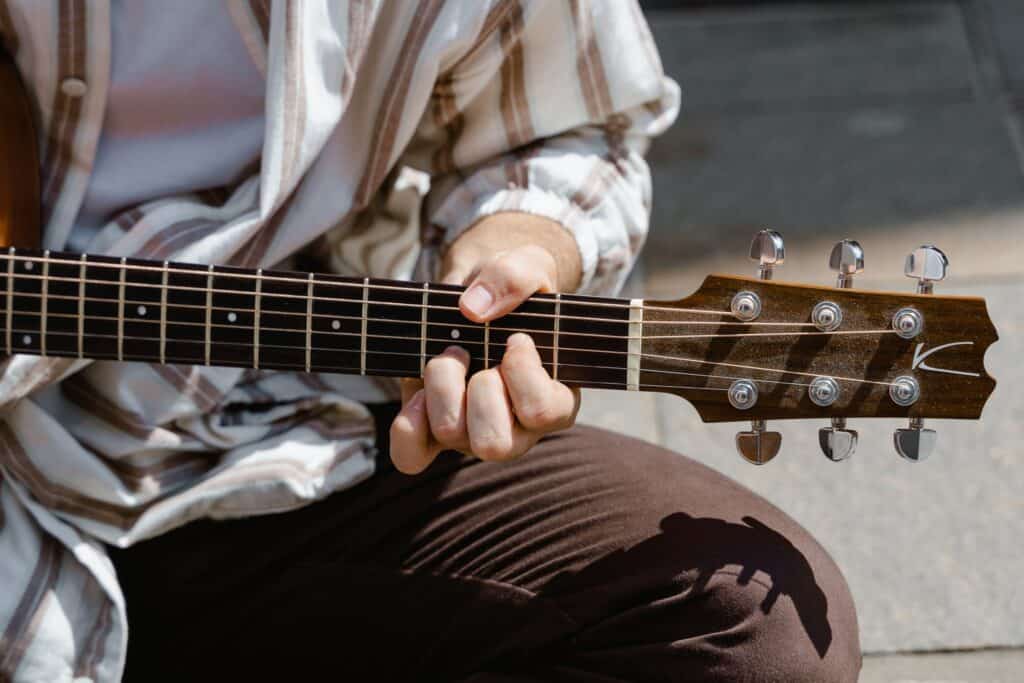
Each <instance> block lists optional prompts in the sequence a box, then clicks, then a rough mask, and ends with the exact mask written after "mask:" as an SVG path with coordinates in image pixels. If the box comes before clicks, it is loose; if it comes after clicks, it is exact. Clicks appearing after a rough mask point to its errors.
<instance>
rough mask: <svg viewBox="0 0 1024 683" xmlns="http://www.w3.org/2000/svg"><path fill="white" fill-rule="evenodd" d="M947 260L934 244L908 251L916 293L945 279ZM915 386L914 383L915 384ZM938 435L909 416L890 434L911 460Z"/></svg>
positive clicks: (923, 454)
mask: <svg viewBox="0 0 1024 683" xmlns="http://www.w3.org/2000/svg"><path fill="white" fill-rule="evenodd" d="M948 268H949V259H948V258H947V257H946V255H945V254H944V253H943V252H942V250H941V249H939V248H938V247H936V246H933V245H931V244H924V245H921V246H920V247H918V248H917V249H915V250H914V251H912V252H910V253H909V254H908V255H907V260H906V262H905V264H904V267H903V274H904V275H906V276H907V277H909V278H914V279H915V280H917V293H918V294H931V293H932V291H933V288H934V284H935V283H936V282H941V281H942V280H945V279H946V271H947V269H948ZM915 386H916V385H915ZM937 441H938V435H937V434H936V433H935V430H933V429H925V427H924V420H923V419H922V418H920V417H911V418H910V423H909V424H908V425H907V426H906V427H905V428H902V429H897V430H896V431H895V433H893V445H894V446H895V447H896V452H897V453H898V454H899V455H900V457H902V458H903V459H905V460H909V461H910V462H921V461H922V460H926V459H927V458H928V457H929V456H930V455H931V454H932V452H933V451H934V450H935V444H936V442H937Z"/></svg>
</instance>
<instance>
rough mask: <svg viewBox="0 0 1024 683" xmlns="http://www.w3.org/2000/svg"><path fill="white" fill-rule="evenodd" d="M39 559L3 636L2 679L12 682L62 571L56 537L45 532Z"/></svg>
mask: <svg viewBox="0 0 1024 683" xmlns="http://www.w3.org/2000/svg"><path fill="white" fill-rule="evenodd" d="M41 544H42V545H41V547H40V548H39V558H38V559H37V560H36V566H35V568H34V569H33V570H32V576H31V577H30V578H29V581H28V585H27V586H26V587H25V590H24V592H23V593H22V594H21V599H20V600H19V601H18V606H17V607H15V609H14V613H13V614H12V615H11V619H10V621H8V622H7V628H5V629H4V632H3V634H2V635H0V680H2V681H13V680H14V674H15V673H17V671H18V666H19V665H20V664H21V659H22V657H24V656H25V650H26V649H28V646H29V644H30V643H31V642H32V635H33V634H34V633H35V630H36V628H38V625H39V619H40V617H41V613H42V612H43V607H44V606H45V604H46V603H45V597H46V596H47V594H48V592H49V591H50V590H52V588H53V585H54V584H55V583H56V582H57V577H58V576H59V574H60V551H61V548H60V545H59V544H58V542H57V540H56V539H55V538H53V537H52V536H50V535H49V534H47V533H45V532H44V533H43V537H42V540H41Z"/></svg>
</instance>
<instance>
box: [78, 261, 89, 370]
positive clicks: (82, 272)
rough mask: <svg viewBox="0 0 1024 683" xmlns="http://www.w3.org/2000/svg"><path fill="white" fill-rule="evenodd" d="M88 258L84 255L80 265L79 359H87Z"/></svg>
mask: <svg viewBox="0 0 1024 683" xmlns="http://www.w3.org/2000/svg"><path fill="white" fill-rule="evenodd" d="M87 263H88V256H87V255H86V254H82V258H81V259H79V264H78V274H79V278H78V357H79V358H85V285H86V277H85V272H86V268H87V267H88V266H87Z"/></svg>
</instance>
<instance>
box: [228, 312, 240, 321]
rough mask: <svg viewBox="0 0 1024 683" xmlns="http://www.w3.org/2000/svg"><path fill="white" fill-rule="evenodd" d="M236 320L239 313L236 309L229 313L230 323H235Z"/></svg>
mask: <svg viewBox="0 0 1024 683" xmlns="http://www.w3.org/2000/svg"><path fill="white" fill-rule="evenodd" d="M236 320H238V315H237V314H236V313H235V312H234V311H232V312H231V313H228V322H229V323H233V322H235V321H236Z"/></svg>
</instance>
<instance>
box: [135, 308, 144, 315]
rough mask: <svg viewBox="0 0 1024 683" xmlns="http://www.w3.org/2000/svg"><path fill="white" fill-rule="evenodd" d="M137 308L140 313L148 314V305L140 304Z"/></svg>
mask: <svg viewBox="0 0 1024 683" xmlns="http://www.w3.org/2000/svg"><path fill="white" fill-rule="evenodd" d="M135 310H136V311H138V312H139V315H146V307H145V306H139V307H138V308H136V309H135Z"/></svg>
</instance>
